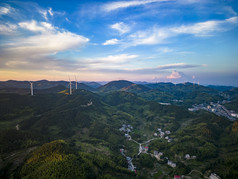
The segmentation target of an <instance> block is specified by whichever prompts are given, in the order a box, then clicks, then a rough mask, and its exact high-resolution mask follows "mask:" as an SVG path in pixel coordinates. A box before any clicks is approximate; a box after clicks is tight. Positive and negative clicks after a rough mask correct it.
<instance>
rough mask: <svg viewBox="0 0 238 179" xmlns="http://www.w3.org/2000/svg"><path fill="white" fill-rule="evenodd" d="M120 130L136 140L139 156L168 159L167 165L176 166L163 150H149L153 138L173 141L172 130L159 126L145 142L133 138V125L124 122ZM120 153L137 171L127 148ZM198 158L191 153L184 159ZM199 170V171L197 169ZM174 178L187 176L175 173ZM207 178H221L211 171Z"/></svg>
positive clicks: (131, 169) (133, 169)
mask: <svg viewBox="0 0 238 179" xmlns="http://www.w3.org/2000/svg"><path fill="white" fill-rule="evenodd" d="M119 131H121V132H123V133H124V136H125V137H126V139H127V140H129V141H132V142H134V143H136V144H138V145H139V148H138V154H137V156H139V155H140V154H141V153H144V154H148V155H150V156H151V157H155V158H156V159H157V160H158V161H163V160H166V161H167V165H168V166H170V167H172V168H175V167H176V163H175V162H174V161H171V160H169V158H168V157H167V156H164V153H163V152H161V151H157V150H154V151H153V153H150V152H149V143H150V142H151V141H153V140H157V139H163V140H166V141H167V142H168V143H170V142H172V141H173V139H172V138H171V137H169V135H170V134H171V131H169V130H166V131H163V130H162V129H161V128H157V131H156V132H154V133H153V136H154V138H152V139H149V140H148V141H145V142H143V143H139V142H137V141H135V140H134V139H132V137H131V135H130V133H131V132H132V131H133V127H132V126H131V125H126V124H123V125H122V127H121V128H120V129H119ZM120 153H121V155H123V156H124V157H125V158H126V160H127V163H128V170H130V171H132V172H135V173H136V167H135V166H134V164H133V163H132V160H133V158H132V157H129V156H126V154H125V149H123V148H121V149H120ZM196 158H197V157H196V156H194V155H190V154H185V155H184V160H195V159H196ZM194 171H195V170H193V171H191V172H190V173H192V172H194ZM197 172H199V171H197ZM204 177H205V176H204ZM174 178H186V176H184V175H182V176H179V175H174ZM205 178H209V179H221V178H220V177H219V176H218V175H217V174H215V173H211V174H210V176H209V177H205Z"/></svg>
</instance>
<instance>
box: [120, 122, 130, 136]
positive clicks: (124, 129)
mask: <svg viewBox="0 0 238 179" xmlns="http://www.w3.org/2000/svg"><path fill="white" fill-rule="evenodd" d="M132 129H133V127H132V126H131V125H126V124H123V125H122V127H121V128H120V129H119V131H121V132H126V133H127V134H129V133H130V132H131V130H132Z"/></svg>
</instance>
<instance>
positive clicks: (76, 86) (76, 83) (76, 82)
mask: <svg viewBox="0 0 238 179" xmlns="http://www.w3.org/2000/svg"><path fill="white" fill-rule="evenodd" d="M74 77H75V89H78V81H77V79H76V76H74Z"/></svg>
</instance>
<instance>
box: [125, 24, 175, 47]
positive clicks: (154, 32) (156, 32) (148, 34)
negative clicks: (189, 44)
mask: <svg viewBox="0 0 238 179" xmlns="http://www.w3.org/2000/svg"><path fill="white" fill-rule="evenodd" d="M170 35H171V34H169V32H168V31H166V30H165V29H159V28H152V29H148V30H145V31H138V32H136V33H134V34H131V35H130V36H129V37H128V39H127V41H128V43H125V46H127V45H128V46H137V45H154V44H159V43H163V42H164V40H165V39H167V38H168V37H170Z"/></svg>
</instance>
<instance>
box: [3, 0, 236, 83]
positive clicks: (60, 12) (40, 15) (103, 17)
mask: <svg viewBox="0 0 238 179" xmlns="http://www.w3.org/2000/svg"><path fill="white" fill-rule="evenodd" d="M237 13H238V1H237V0H125V1H120V0H116V1H109V0H100V1H95V0H70V1H68V0H51V1H45V0H33V1H23V0H21V1H17V0H16V1H14V0H9V1H8V0H2V1H0V80H1V81H6V80H31V81H34V80H42V79H47V80H52V81H55V80H68V79H69V78H70V79H73V80H74V79H75V78H76V79H77V80H79V81H112V80H129V81H148V82H173V83H183V82H187V81H189V82H193V83H200V84H213V85H233V86H238V14H237Z"/></svg>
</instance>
